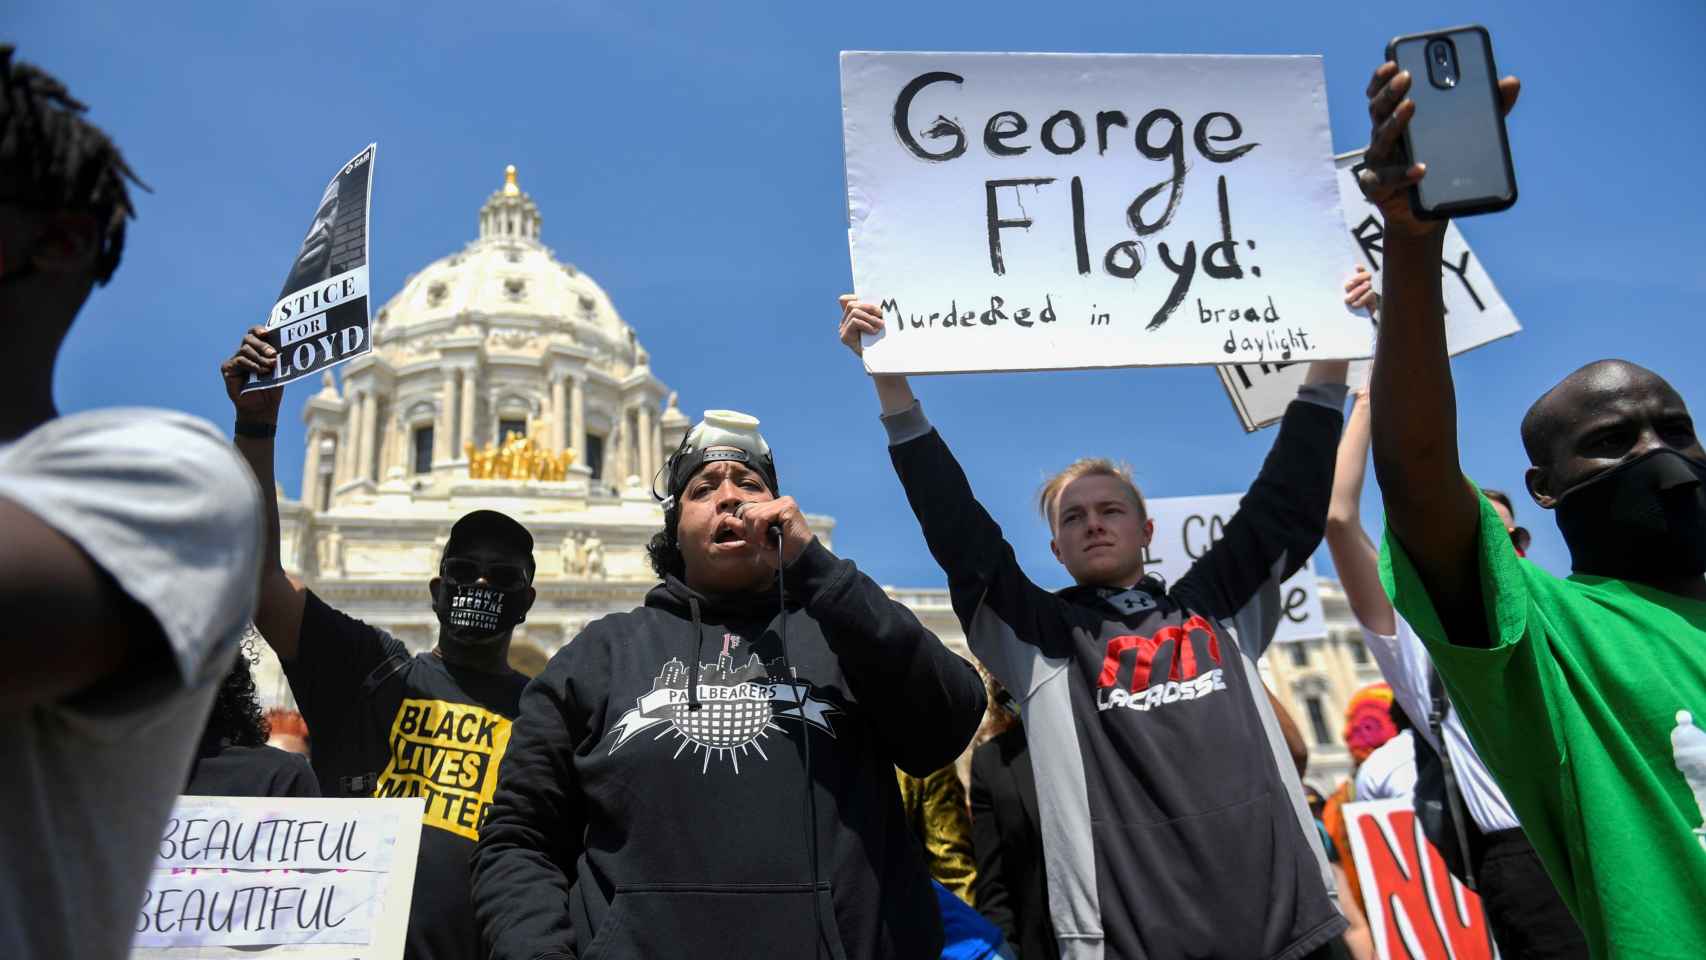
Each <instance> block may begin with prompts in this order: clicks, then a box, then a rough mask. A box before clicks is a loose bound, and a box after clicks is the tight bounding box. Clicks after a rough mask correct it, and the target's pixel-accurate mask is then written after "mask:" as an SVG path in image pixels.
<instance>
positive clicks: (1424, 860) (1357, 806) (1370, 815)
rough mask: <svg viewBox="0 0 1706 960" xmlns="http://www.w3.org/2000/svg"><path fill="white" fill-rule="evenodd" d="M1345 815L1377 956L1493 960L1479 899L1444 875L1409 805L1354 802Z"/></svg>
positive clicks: (1409, 959) (1441, 863)
mask: <svg viewBox="0 0 1706 960" xmlns="http://www.w3.org/2000/svg"><path fill="white" fill-rule="evenodd" d="M1344 810H1345V823H1346V825H1347V827H1348V830H1349V833H1350V841H1351V855H1352V857H1353V859H1355V861H1356V869H1357V878H1358V879H1359V880H1360V881H1361V882H1362V896H1363V908H1364V910H1365V911H1366V912H1367V915H1368V927H1369V930H1370V931H1371V932H1372V933H1373V934H1374V952H1375V955H1376V956H1377V957H1379V958H1380V960H1492V957H1493V946H1492V940H1491V938H1490V935H1489V932H1488V929H1487V917H1486V914H1485V913H1484V912H1483V910H1482V908H1481V898H1480V897H1478V896H1476V894H1475V892H1474V891H1473V890H1470V889H1468V888H1467V887H1465V886H1463V884H1462V883H1460V882H1459V881H1458V880H1457V878H1456V877H1453V876H1452V875H1451V873H1450V872H1449V871H1447V870H1446V868H1445V861H1444V860H1443V859H1442V858H1441V857H1440V855H1439V851H1438V850H1435V849H1434V848H1433V845H1432V844H1430V843H1429V842H1428V838H1427V836H1426V835H1424V834H1423V833H1422V826H1421V823H1420V821H1418V820H1417V819H1416V813H1415V811H1414V810H1412V809H1411V807H1410V801H1409V800H1408V799H1400V800H1376V801H1373V802H1370V803H1348V804H1345V808H1344ZM1448 950H1449V953H1448V952H1447V951H1448Z"/></svg>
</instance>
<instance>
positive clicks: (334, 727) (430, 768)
mask: <svg viewBox="0 0 1706 960" xmlns="http://www.w3.org/2000/svg"><path fill="white" fill-rule="evenodd" d="M284 675H285V676H286V677H287V678H289V680H290V689H291V691H292V692H293V693H295V694H296V704H297V706H298V707H299V708H300V709H301V710H302V718H303V719H304V720H306V721H307V722H308V734H309V736H311V737H313V743H314V751H313V766H314V772H315V773H316V774H317V775H318V776H319V778H320V790H321V792H322V793H323V794H324V795H325V796H328V797H425V798H426V813H425V815H424V817H423V819H422V823H421V852H420V860H419V862H418V863H417V864H416V867H415V890H414V897H413V900H412V902H411V904H410V908H409V936H408V945H407V948H406V950H405V953H404V955H405V956H407V957H409V958H411V960H462V958H467V960H473V958H475V957H477V956H478V955H479V949H480V948H479V934H478V931H476V929H475V927H474V912H473V907H472V906H471V905H470V903H469V888H468V859H469V857H470V856H472V855H473V852H474V843H475V841H476V840H478V839H479V829H480V824H481V823H482V822H483V821H484V820H485V817H486V809H487V806H488V805H489V804H490V803H491V801H492V793H493V791H495V790H496V789H497V782H498V762H499V761H500V760H502V759H503V754H504V749H505V748H506V747H507V746H509V731H510V721H511V720H513V719H514V718H515V715H516V714H517V713H519V712H520V710H521V691H522V688H523V687H525V686H527V677H526V676H524V675H522V674H520V673H516V672H515V671H513V670H512V671H510V672H508V673H505V674H490V673H481V672H479V671H474V670H464V669H458V668H456V667H452V666H450V665H449V664H447V663H445V662H444V661H443V660H442V659H440V658H439V657H437V656H435V655H433V654H431V653H423V654H419V655H417V656H414V657H411V656H409V653H408V650H407V649H406V648H405V647H404V646H403V644H402V643H401V642H400V641H398V640H397V638H395V637H393V636H391V635H390V634H388V633H386V632H384V631H383V630H379V629H376V628H374V627H371V626H369V625H367V624H365V623H362V622H361V621H360V620H356V619H354V618H353V617H350V616H347V615H345V614H343V613H340V612H338V611H336V610H333V609H332V608H331V607H328V606H326V604H325V602H324V601H322V600H321V599H320V598H319V597H317V596H315V595H314V593H313V592H312V591H310V592H309V593H308V600H307V604H306V605H305V606H304V608H303V611H302V635H301V640H300V646H299V647H298V649H297V654H296V658H295V659H294V660H289V661H286V662H285V663H284Z"/></svg>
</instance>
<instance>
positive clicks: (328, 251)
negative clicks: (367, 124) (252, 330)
mask: <svg viewBox="0 0 1706 960" xmlns="http://www.w3.org/2000/svg"><path fill="white" fill-rule="evenodd" d="M376 149H377V147H376V145H375V144H371V143H370V144H368V145H367V147H366V148H365V149H363V150H362V151H361V152H360V153H358V154H356V155H355V156H354V157H352V158H350V161H349V162H348V163H346V164H344V165H343V168H342V169H340V170H339V171H338V172H337V173H336V174H335V175H333V177H332V179H331V180H330V181H329V182H327V184H326V188H325V190H324V191H322V192H321V194H320V202H319V204H318V205H316V206H315V208H314V217H313V219H312V220H310V221H309V222H308V233H307V235H305V236H304V237H303V238H302V245H301V247H300V248H298V249H297V251H296V259H294V260H293V261H291V265H290V272H289V273H288V274H286V275H285V278H284V289H282V290H281V291H279V295H278V300H277V301H275V302H274V303H273V307H272V310H271V311H269V312H268V313H267V324H266V326H267V332H266V338H265V339H266V341H267V342H268V343H270V344H272V345H273V346H274V347H276V348H277V349H278V363H277V366H276V367H275V368H274V372H273V374H272V375H271V376H266V377H251V378H250V380H249V382H248V384H246V385H245V386H244V387H243V392H244V393H248V392H249V391H251V390H270V389H273V388H275V387H282V386H284V385H285V384H287V383H291V382H293V381H296V380H300V379H302V378H303V377H306V376H309V375H310V374H313V373H317V372H319V371H321V370H325V369H327V368H328V367H332V366H335V365H337V364H340V363H343V362H344V361H346V360H353V359H355V358H356V357H359V356H361V355H363V354H365V353H368V352H370V351H372V349H373V336H372V329H371V324H370V322H369V312H370V311H369V302H370V298H369V297H368V282H367V220H368V213H369V207H370V204H369V202H368V201H369V199H370V198H371V197H372V195H373V162H374V151H375V150H376Z"/></svg>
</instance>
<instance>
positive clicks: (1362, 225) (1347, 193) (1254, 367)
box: [1218, 150, 1522, 430]
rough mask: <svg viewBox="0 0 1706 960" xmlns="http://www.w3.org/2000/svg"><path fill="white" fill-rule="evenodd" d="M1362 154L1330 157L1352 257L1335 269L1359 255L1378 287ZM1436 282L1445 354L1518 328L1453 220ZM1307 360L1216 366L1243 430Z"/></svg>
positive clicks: (1279, 397) (1357, 373)
mask: <svg viewBox="0 0 1706 960" xmlns="http://www.w3.org/2000/svg"><path fill="white" fill-rule="evenodd" d="M1361 159H1362V152H1361V151H1360V150H1359V151H1355V152H1352V153H1345V154H1340V155H1339V156H1337V157H1335V158H1334V166H1335V167H1336V168H1337V169H1338V181H1339V197H1340V202H1341V204H1342V206H1343V208H1344V212H1345V229H1346V230H1347V231H1349V233H1350V240H1351V251H1352V259H1347V260H1345V261H1344V266H1343V268H1342V269H1341V270H1340V278H1339V282H1340V285H1341V287H1342V286H1343V283H1344V281H1345V280H1346V279H1348V278H1349V277H1350V274H1351V270H1352V269H1353V267H1354V264H1357V263H1361V264H1362V265H1363V266H1364V267H1366V268H1367V269H1368V271H1369V272H1370V273H1372V274H1374V289H1375V291H1376V292H1378V291H1379V290H1380V269H1381V267H1382V265H1383V264H1384V262H1385V258H1384V253H1385V247H1384V244H1383V240H1384V235H1385V219H1384V218H1382V217H1381V215H1380V211H1379V210H1378V209H1376V208H1375V206H1374V205H1373V204H1371V203H1369V202H1368V201H1367V200H1364V199H1363V196H1362V191H1361V190H1359V189H1358V188H1357V183H1356V177H1355V176H1354V175H1353V174H1352V173H1351V167H1353V166H1355V165H1356V163H1357V162H1358V161H1360V160H1361ZM1439 275H1440V281H1441V283H1440V289H1441V292H1442V294H1443V299H1444V302H1445V343H1446V349H1447V350H1449V351H1450V352H1451V355H1452V356H1454V357H1455V356H1457V355H1458V354H1460V353H1463V352H1464V351H1467V350H1473V349H1475V348H1476V347H1479V346H1484V345H1486V344H1488V343H1491V342H1493V341H1494V340H1498V339H1501V338H1503V337H1508V336H1510V335H1511V334H1513V333H1516V332H1518V331H1520V330H1521V329H1522V325H1521V324H1520V323H1518V322H1517V319H1516V314H1515V313H1514V312H1512V311H1511V308H1510V305H1509V304H1507V303H1505V298H1504V297H1502V296H1500V295H1499V288H1498V287H1496V286H1494V285H1493V278H1492V277H1489V276H1488V275H1487V271H1486V269H1485V268H1484V267H1482V266H1481V261H1480V260H1478V259H1476V257H1475V253H1474V251H1473V250H1470V249H1469V242H1468V241H1467V240H1464V239H1463V234H1462V233H1461V232H1459V231H1458V229H1457V224H1456V223H1448V224H1446V228H1445V250H1444V255H1443V256H1442V257H1441V258H1440V270H1439ZM1373 353H1374V324H1373V323H1372V322H1371V323H1370V325H1369V342H1368V346H1367V348H1366V350H1365V351H1364V353H1363V355H1364V356H1368V355H1372V354H1373ZM1308 369H1309V368H1308V365H1307V364H1302V363H1294V364H1273V363H1261V364H1226V365H1223V366H1221V367H1219V368H1218V372H1219V373H1220V382H1221V383H1222V384H1223V385H1224V386H1225V387H1226V394H1227V396H1229V397H1231V398H1232V407H1233V409H1234V410H1236V411H1237V412H1238V419H1239V421H1240V422H1242V423H1243V424H1244V429H1245V430H1259V429H1261V428H1262V427H1265V426H1268V425H1270V424H1274V423H1278V422H1279V419H1280V417H1281V416H1283V415H1284V414H1285V405H1286V404H1287V403H1290V402H1291V398H1292V397H1295V396H1297V388H1298V387H1300V386H1302V385H1303V377H1304V375H1305V374H1306V373H1307V372H1308ZM1367 377H1368V372H1367V366H1366V365H1353V368H1352V370H1351V375H1350V378H1349V382H1350V383H1351V385H1352V386H1356V385H1359V384H1361V383H1362V382H1364V381H1366V380H1367Z"/></svg>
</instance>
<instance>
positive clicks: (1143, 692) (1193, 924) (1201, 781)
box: [840, 296, 1346, 957]
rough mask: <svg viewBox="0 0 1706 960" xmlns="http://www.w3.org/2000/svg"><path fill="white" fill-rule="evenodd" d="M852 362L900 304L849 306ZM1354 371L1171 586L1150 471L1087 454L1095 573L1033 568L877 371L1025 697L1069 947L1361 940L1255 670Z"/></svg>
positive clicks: (1077, 529)
mask: <svg viewBox="0 0 1706 960" xmlns="http://www.w3.org/2000/svg"><path fill="white" fill-rule="evenodd" d="M841 302H842V320H841V330H840V333H841V340H842V342H843V343H844V344H846V345H847V346H848V347H849V349H851V350H853V352H854V353H859V352H860V349H861V339H860V338H861V337H862V336H865V335H876V334H879V333H880V332H881V331H882V329H883V324H884V320H883V311H882V310H881V309H880V308H879V307H878V306H877V305H875V304H872V303H866V302H861V301H860V300H859V299H858V298H856V297H853V296H846V297H843V298H842V301H841ZM1345 367H1346V364H1345V363H1343V362H1335V363H1323V364H1319V365H1317V366H1316V368H1315V369H1314V370H1313V371H1312V372H1311V374H1310V377H1309V380H1308V382H1307V383H1306V384H1305V386H1304V388H1303V389H1302V390H1301V391H1300V392H1299V396H1298V399H1297V400H1296V401H1294V402H1293V403H1292V406H1291V410H1290V412H1289V413H1288V414H1287V415H1286V418H1285V422H1284V424H1283V425H1282V426H1281V428H1280V432H1279V436H1278V437H1277V438H1276V440H1275V442H1274V448H1273V451H1272V452H1271V453H1270V454H1269V456H1268V460H1267V463H1266V464H1265V465H1264V466H1263V468H1262V472H1261V475H1260V476H1258V477H1257V479H1256V481H1255V483H1254V485H1252V486H1251V488H1250V492H1249V493H1248V495H1247V496H1246V497H1245V500H1244V505H1243V508H1242V509H1240V510H1239V511H1238V513H1237V514H1236V515H1235V516H1234V517H1233V518H1232V520H1231V521H1230V522H1229V523H1228V524H1227V525H1226V529H1225V532H1224V534H1223V536H1222V537H1221V539H1220V540H1219V541H1218V542H1217V543H1215V545H1214V546H1213V547H1212V548H1210V549H1209V550H1208V551H1207V552H1206V553H1205V554H1204V555H1203V556H1202V558H1201V559H1199V560H1197V561H1196V562H1195V563H1194V564H1193V565H1192V566H1191V568H1190V570H1189V571H1188V572H1187V573H1186V574H1185V575H1184V576H1183V577H1181V578H1180V579H1179V581H1178V582H1177V583H1176V584H1174V585H1173V586H1171V587H1168V586H1166V585H1164V584H1162V583H1161V582H1160V581H1159V580H1157V579H1155V578H1146V577H1145V576H1144V556H1143V550H1144V547H1145V546H1146V545H1147V544H1148V543H1149V541H1150V539H1151V538H1152V537H1153V535H1154V526H1153V524H1152V523H1151V522H1150V521H1149V520H1148V518H1147V516H1146V514H1145V509H1144V505H1143V500H1142V497H1141V496H1140V495H1139V493H1138V491H1137V489H1136V487H1135V486H1134V485H1133V484H1132V482H1131V478H1130V474H1129V472H1127V471H1124V470H1121V469H1120V468H1118V467H1117V466H1115V465H1114V464H1112V463H1111V462H1109V461H1106V460H1094V459H1085V460H1080V461H1078V462H1077V463H1075V464H1073V465H1072V466H1071V467H1068V468H1067V469H1066V470H1065V471H1063V472H1062V473H1060V474H1058V475H1056V476H1055V477H1054V478H1053V479H1052V480H1050V481H1049V483H1048V484H1047V485H1046V486H1045V487H1044V488H1043V492H1042V496H1041V500H1040V503H1039V506H1040V507H1041V511H1042V513H1043V516H1044V519H1045V520H1046V521H1047V523H1048V525H1049V530H1050V532H1051V533H1052V534H1053V535H1054V539H1053V541H1052V544H1051V546H1052V548H1053V549H1054V553H1055V557H1056V558H1057V559H1059V560H1060V562H1061V564H1062V566H1064V567H1065V568H1066V571H1067V573H1069V574H1070V575H1071V576H1072V578H1073V580H1074V581H1076V583H1077V585H1076V586H1073V587H1069V588H1067V589H1065V590H1063V591H1060V592H1059V593H1054V594H1051V593H1049V592H1047V591H1045V590H1043V589H1041V588H1039V587H1037V586H1036V585H1035V584H1034V583H1032V581H1031V580H1030V579H1029V578H1028V577H1027V576H1026V575H1025V573H1024V571H1023V570H1021V569H1020V568H1019V566H1018V561H1017V560H1016V559H1015V557H1014V555H1013V548H1012V547H1011V546H1009V545H1008V544H1007V542H1006V541H1005V540H1004V539H1003V538H1002V535H1001V530H1000V528H999V527H997V526H996V524H995V521H994V520H993V519H991V518H990V516H989V514H988V513H987V512H986V511H985V510H984V509H983V507H982V506H981V505H980V504H979V503H978V502H977V500H976V498H975V497H974V496H973V494H972V491H971V487H970V485H969V484H968V483H967V481H966V478H965V474H964V473H963V472H962V471H961V470H960V466H959V464H958V463H957V462H955V460H954V457H953V454H951V453H950V452H949V451H948V447H947V444H946V443H944V442H943V440H942V437H941V435H940V434H938V433H937V432H936V431H935V430H934V429H933V428H932V427H931V426H930V423H929V421H928V420H926V419H925V417H924V412H923V409H922V407H920V406H919V404H918V401H917V400H916V399H914V398H913V395H912V390H911V387H910V386H909V385H908V383H907V381H906V379H905V378H904V377H901V376H877V377H874V378H873V382H874V384H875V386H876V389H877V396H878V399H879V400H880V402H881V406H882V412H883V424H884V426H885V427H886V428H887V431H888V435H889V444H890V446H889V454H890V456H891V457H892V458H893V460H894V465H895V470H896V472H897V473H898V474H899V475H900V480H901V484H902V485H903V486H904V487H905V488H906V493H907V497H908V499H909V501H910V502H911V504H912V508H913V512H914V513H915V514H916V515H917V516H918V521H919V524H920V525H921V526H922V527H923V530H924V538H925V540H926V541H927V542H928V543H929V546H930V551H931V553H932V555H934V556H935V558H936V561H937V562H938V563H940V564H941V565H942V568H943V570H944V571H946V572H947V575H948V589H949V592H950V594H951V596H952V600H953V604H954V610H955V612H956V613H957V614H958V615H959V618H960V622H961V623H962V624H963V625H964V627H965V631H966V639H967V642H968V643H969V644H970V645H971V648H972V652H973V653H975V654H976V655H977V656H978V658H979V659H980V660H982V661H983V663H984V664H985V666H987V667H988V668H989V671H990V673H991V674H993V675H994V676H995V677H996V678H997V679H998V680H1000V681H1001V683H1002V684H1003V685H1004V686H1005V687H1006V688H1007V689H1008V690H1010V691H1012V693H1013V695H1014V696H1015V697H1017V698H1018V699H1019V701H1020V702H1021V703H1022V704H1023V710H1024V714H1023V715H1024V721H1025V732H1026V735H1027V736H1028V738H1029V740H1030V744H1031V747H1032V749H1031V760H1032V764H1033V766H1034V768H1035V772H1036V785H1037V801H1038V812H1039V815H1040V821H1041V827H1042V834H1043V854H1044V858H1045V860H1046V863H1047V873H1048V881H1049V882H1048V898H1049V907H1050V912H1051V913H1052V915H1053V921H1054V929H1055V938H1056V940H1057V942H1058V943H1059V946H1060V949H1061V955H1062V956H1066V957H1100V956H1110V957H1140V956H1152V957H1171V956H1216V957H1282V956H1284V957H1301V956H1306V955H1310V954H1311V953H1312V952H1315V951H1326V950H1330V949H1332V947H1333V942H1334V941H1336V940H1337V938H1338V936H1339V935H1340V934H1341V933H1342V932H1343V931H1344V930H1345V920H1344V918H1343V917H1342V916H1340V914H1339V911H1338V910H1337V909H1336V908H1335V906H1334V905H1333V900H1332V898H1331V895H1330V894H1329V892H1328V880H1327V877H1328V876H1329V874H1328V872H1327V871H1328V867H1327V864H1326V859H1325V854H1324V853H1323V851H1322V849H1321V843H1320V837H1319V836H1318V835H1317V833H1316V831H1315V827H1314V825H1313V822H1312V820H1311V818H1310V815H1309V811H1308V810H1307V809H1306V808H1305V807H1304V805H1303V787H1302V784H1301V783H1300V782H1299V781H1298V777H1297V773H1296V770H1295V769H1294V768H1293V766H1292V759H1291V756H1290V751H1289V750H1288V749H1287V747H1286V744H1285V740H1284V737H1283V735H1282V733H1281V730H1280V725H1279V723H1278V721H1277V720H1276V718H1275V717H1274V713H1273V710H1272V708H1271V706H1270V705H1269V702H1268V698H1267V696H1266V694H1265V693H1264V691H1263V688H1262V685H1261V682H1260V679H1259V677H1258V674H1257V671H1256V658H1257V657H1259V656H1260V655H1261V653H1262V651H1263V650H1264V649H1266V647H1267V645H1268V643H1269V641H1270V640H1271V639H1272V637H1273V631H1274V629H1275V626H1276V624H1277V622H1278V619H1279V616H1280V603H1279V601H1280V596H1279V590H1278V585H1279V584H1280V583H1281V582H1282V581H1283V580H1285V578H1287V577H1288V576H1290V575H1291V574H1292V573H1293V572H1294V571H1295V570H1297V568H1298V567H1299V566H1301V565H1302V564H1303V563H1304V561H1306V560H1307V559H1308V557H1309V555H1310V553H1311V552H1312V551H1313V550H1314V549H1315V545H1316V544H1317V543H1318V542H1319V541H1320V537H1321V528H1322V524H1323V523H1324V522H1325V520H1326V515H1327V500H1328V495H1329V493H1330V492H1331V488H1332V463H1333V452H1334V448H1335V446H1336V444H1337V442H1338V435H1339V426H1340V422H1341V414H1340V413H1339V406H1340V405H1341V404H1342V403H1343V401H1344V395H1345V387H1344V371H1345Z"/></svg>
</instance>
